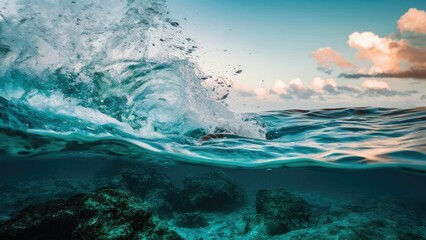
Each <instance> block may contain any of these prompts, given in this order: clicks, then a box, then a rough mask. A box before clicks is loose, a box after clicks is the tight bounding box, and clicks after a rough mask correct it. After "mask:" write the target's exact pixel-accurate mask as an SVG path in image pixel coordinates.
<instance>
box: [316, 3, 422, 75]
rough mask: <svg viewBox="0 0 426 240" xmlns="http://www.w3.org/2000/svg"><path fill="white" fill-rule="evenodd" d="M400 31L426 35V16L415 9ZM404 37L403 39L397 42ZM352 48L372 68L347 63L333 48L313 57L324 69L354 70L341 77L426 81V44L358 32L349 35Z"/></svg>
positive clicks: (407, 15)
mask: <svg viewBox="0 0 426 240" xmlns="http://www.w3.org/2000/svg"><path fill="white" fill-rule="evenodd" d="M398 28H399V30H400V31H410V32H414V33H416V34H426V12H425V11H423V10H418V9H415V8H411V9H409V10H408V12H406V13H405V14H404V15H402V16H401V18H400V19H399V21H398ZM396 36H400V37H402V38H396ZM347 43H348V45H349V46H350V47H352V48H354V49H356V51H357V53H356V56H357V58H358V59H363V60H367V61H369V62H370V63H371V66H370V67H367V68H365V67H357V66H354V64H352V63H350V62H348V61H346V60H345V59H344V58H343V56H342V55H340V54H339V53H337V52H335V51H334V50H332V49H331V48H329V47H327V48H320V49H318V50H317V51H315V52H313V53H312V54H311V56H312V57H313V58H314V59H315V60H316V61H317V63H318V66H319V67H320V68H322V69H324V68H325V69H326V70H330V69H331V66H338V67H340V68H351V69H350V70H351V71H350V72H349V73H348V72H346V73H342V74H340V76H342V77H346V78H363V77H382V78H387V77H393V78H413V79H426V43H425V42H420V43H416V44H414V43H413V38H404V36H403V35H402V36H401V35H390V36H387V37H380V36H378V35H377V34H375V33H373V32H354V33H352V34H350V35H349V38H348V41H347Z"/></svg>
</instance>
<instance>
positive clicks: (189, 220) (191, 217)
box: [175, 212, 209, 228]
mask: <svg viewBox="0 0 426 240" xmlns="http://www.w3.org/2000/svg"><path fill="white" fill-rule="evenodd" d="M175 225H176V226H177V227H182V228H200V227H207V226H208V225H209V223H208V222H207V220H206V218H205V217H204V216H203V215H202V214H201V213H200V212H191V213H182V214H180V215H178V216H177V217H176V220H175Z"/></svg>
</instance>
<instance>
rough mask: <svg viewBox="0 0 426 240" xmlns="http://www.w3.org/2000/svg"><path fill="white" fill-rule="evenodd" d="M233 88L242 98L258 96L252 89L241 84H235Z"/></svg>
mask: <svg viewBox="0 0 426 240" xmlns="http://www.w3.org/2000/svg"><path fill="white" fill-rule="evenodd" d="M232 88H233V89H234V90H235V91H236V92H237V93H238V94H239V95H240V96H242V97H253V96H256V93H255V92H254V90H253V89H251V88H250V87H248V86H246V85H244V84H242V83H240V82H234V83H233V84H232Z"/></svg>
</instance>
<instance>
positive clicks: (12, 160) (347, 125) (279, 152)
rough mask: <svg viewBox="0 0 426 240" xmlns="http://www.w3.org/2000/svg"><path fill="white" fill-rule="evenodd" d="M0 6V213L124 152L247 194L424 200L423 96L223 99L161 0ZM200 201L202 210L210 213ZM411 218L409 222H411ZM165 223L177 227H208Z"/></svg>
mask: <svg viewBox="0 0 426 240" xmlns="http://www.w3.org/2000/svg"><path fill="white" fill-rule="evenodd" d="M0 6H1V7H2V8H1V9H2V10H1V15H0V163H1V164H2V165H1V168H0V173H1V174H0V175H1V177H0V180H1V181H0V183H1V184H2V185H1V189H2V192H0V193H1V194H4V195H3V196H2V197H1V198H2V199H3V200H4V201H6V203H4V204H5V205H4V206H7V207H6V208H2V209H0V215H2V216H1V218H0V222H1V221H3V220H7V219H9V218H11V217H12V216H13V213H14V211H17V210H19V209H20V208H23V207H25V206H26V205H29V204H34V203H40V202H43V201H46V200H51V199H55V198H67V197H69V196H71V195H72V194H75V193H77V192H79V191H80V192H81V191H83V192H87V191H94V190H95V189H96V188H98V187H101V186H103V185H102V184H103V183H104V182H103V181H104V178H113V177H111V176H115V174H118V173H117V172H120V171H121V170H122V169H126V168H127V167H128V168H133V167H132V166H133V164H150V166H155V167H158V168H160V169H161V171H162V172H164V173H165V174H166V175H168V176H169V177H170V178H172V179H173V180H174V182H176V183H179V182H181V181H182V179H184V177H183V176H185V175H187V174H192V173H194V172H195V173H199V172H208V171H225V172H226V173H227V174H229V175H230V176H231V177H232V178H234V179H236V180H237V183H238V184H239V185H241V186H243V188H244V189H245V191H246V192H247V195H248V199H250V201H253V199H255V198H256V196H255V195H256V192H257V191H258V190H259V189H261V188H275V187H284V188H286V189H288V190H290V191H293V192H301V194H302V196H304V197H305V198H306V199H314V200H313V202H316V201H317V203H316V204H325V205H333V206H334V205H339V204H340V203H342V202H345V204H349V203H348V202H350V203H351V204H352V203H353V201H355V199H357V201H360V202H362V201H364V200H363V199H366V198H373V196H374V198H376V197H380V196H388V195H391V196H392V197H395V196H398V199H399V198H408V199H410V201H412V202H416V204H417V203H418V202H420V205H422V204H424V202H425V199H426V197H425V196H424V191H423V190H422V186H423V185H424V183H425V174H424V170H425V169H426V125H425V121H426V108H425V107H420V108H412V109H395V108H377V107H361V108H339V109H319V110H277V111H270V112H258V113H244V114H242V113H234V112H231V111H230V110H228V109H227V107H226V106H225V104H224V101H225V100H226V98H227V96H228V94H232V90H231V89H230V87H229V86H228V85H227V84H224V83H223V82H220V81H216V82H214V81H213V82H210V83H209V84H213V85H209V87H206V81H207V80H208V79H209V78H208V77H207V76H205V75H204V74H203V73H202V72H201V71H200V69H199V67H198V65H197V63H196V62H195V61H194V58H193V55H192V54H193V52H194V51H195V50H196V49H197V46H196V43H195V42H194V41H192V40H191V39H190V38H188V37H186V36H182V34H181V31H180V26H179V23H177V22H175V21H173V20H171V19H169V18H168V13H167V5H166V3H165V2H164V1H161V0H155V1H121V2H116V1H112V0H111V1H109V0H108V1H105V2H103V4H100V3H99V2H96V1H77V2H76V1H69V2H68V1H67V2H62V1H57V2H56V3H52V2H51V1H36V2H33V1H24V0H22V1H16V2H15V1H11V2H8V3H1V5H0ZM105 13H108V14H105ZM211 87H213V88H214V89H215V91H211V90H209V89H212V88H211ZM129 166H130V167H129ZM223 167H226V168H223ZM286 167H291V168H286ZM143 169H145V168H143ZM325 169H327V170H325ZM112 172H114V173H112ZM393 177H396V178H393ZM58 179H59V180H60V179H62V180H61V181H65V182H66V183H63V182H62V183H60V184H58V183H57V181H59V180H58ZM63 179H65V180H63ZM81 179H85V180H84V183H81V182H79V181H82V180H81ZM398 179H399V180H400V181H398ZM52 181H53V183H52ZM108 181H110V180H108ZM27 184H29V186H35V187H34V189H39V192H37V191H35V190H25V187H23V186H24V185H27ZM75 184H77V185H78V184H79V187H75V186H74V185H75ZM64 185H67V186H68V187H64ZM177 185H179V184H177ZM69 186H71V187H69ZM408 186H409V187H410V190H406V188H407V187H408ZM22 189H24V190H22ZM14 191H16V192H20V193H19V194H17V193H16V194H14ZM43 191H46V194H42V193H41V192H43ZM317 192H319V193H318V194H320V195H319V196H321V197H318V196H317V197H313V196H312V194H314V193H315V194H317ZM348 192H351V193H348ZM23 193H26V195H25V194H23ZM303 194H304V195H303ZM315 194H314V195H315ZM335 196H338V198H336V199H334V200H326V199H333V198H334V197H335ZM361 196H362V197H361ZM366 196H367V197H366ZM416 197H417V199H416V200H415V201H414V200H413V199H415V198H416ZM321 199H324V201H322V200H321ZM405 200H406V199H405ZM327 201H329V202H327ZM11 202H17V203H16V205H14V204H15V203H13V204H12V203H11ZM324 202H325V203H324ZM379 202H380V201H379ZM386 202H387V200H386ZM7 204H9V205H7ZM372 205H374V204H372ZM374 206H375V205H374ZM399 206H400V205H398V207H399ZM318 209H320V208H318ZM390 209H393V208H390ZM388 210H389V209H388ZM388 210H386V211H388ZM423 210H424V209H423ZM423 210H422V211H423ZM179 211H181V210H179ZM248 211H249V212H250V211H251V210H248ZM318 211H320V210H318ZM354 211H355V210H354ZM383 211H385V210H383ZM389 211H391V212H392V211H393V210H389ZM407 211H408V210H407ZM410 211H411V210H410ZM173 214H175V213H173ZM209 214H211V215H208V217H209V219H208V220H209V221H210V222H212V221H213V220H212V219H216V218H220V216H219V217H218V216H214V214H213V215H212V213H209ZM238 214H239V213H238ZM339 214H340V213H339ZM375 214H376V213H375ZM386 214H388V212H386ZM229 216H231V215H229ZM232 216H235V215H232ZM232 216H231V217H229V219H228V220H229V221H230V222H233V221H234V220H233V219H232V218H233V217H232ZM333 216H334V215H333ZM375 216H376V215H375ZM377 216H380V214H379V213H377ZM386 216H388V215H386ZM422 216H424V214H423V212H421V213H420V218H421V217H422ZM410 217H411V215H410ZM362 218H363V217H358V219H362ZM401 218H404V217H401ZM404 219H405V218H404ZM318 221H320V220H318ZM321 221H322V220H321ZM321 221H320V222H321ZM330 221H331V220H330ZM345 221H346V220H345ZM348 221H349V220H348ZM349 222H350V221H349ZM418 223H419V224H418V225H419V226H420V227H419V229H420V230H418V229H416V230H412V231H411V233H412V232H416V234H417V233H418V232H420V233H424V232H425V231H424V229H423V228H421V225H422V220H419V221H418ZM324 224H325V225H326V223H324ZM327 224H329V222H327ZM344 224H346V225H347V224H352V223H344ZM392 224H393V223H392ZM172 225H173V224H172ZM219 225H220V224H218V225H215V224H212V225H211V226H212V228H211V229H210V230H209V231H210V232H214V233H215V234H216V232H217V231H219V230H217V229H218V228H216V227H217V226H219ZM225 225H226V224H225ZM259 225H261V224H260V223H259ZM325 225H324V226H325ZM408 225H409V224H408ZM215 226H216V227H215ZM220 226H221V225H220ZM316 226H317V227H318V226H321V224H319V225H318V223H317V225H316ZM392 226H393V225H392ZM222 227H223V226H222ZM176 229H177V230H176V231H177V232H178V233H179V234H180V235H182V236H187V238H188V239H190V238H189V237H188V236H190V235H191V234H195V235H198V236H204V237H206V238H207V239H215V238H213V237H212V236H211V235H208V234H207V235H205V234H204V233H200V232H198V233H197V232H191V231H189V232H188V231H187V230H185V229H184V228H182V229H180V228H176ZM317 230H318V229H317ZM226 231H228V230H226ZM226 231H225V232H226ZM229 231H230V230H229ZM315 231H316V230H315ZM383 231H385V232H386V231H391V230H389V229H385V230H383ZM407 231H408V232H410V230H407ZM226 234H228V233H226ZM229 234H230V235H226V236H227V237H224V238H231V237H232V236H234V235H232V234H231V233H229ZM246 234H247V233H246ZM253 234H254V233H253ZM366 234H367V235H368V233H366ZM401 234H402V235H401V236H405V235H404V234H405V232H404V233H401ZM235 236H240V237H241V236H243V235H241V234H240V235H238V234H237V235H235ZM235 236H234V237H235ZM247 236H248V235H247ZM247 236H246V238H245V239H262V238H260V237H259V238H256V237H254V238H250V237H247ZM301 236H303V235H301ZM359 236H360V235H359ZM407 236H408V235H407ZM410 236H411V235H410ZM414 236H418V235H414ZM240 237H235V238H240ZM219 239H220V238H219ZM355 239H356V238H355Z"/></svg>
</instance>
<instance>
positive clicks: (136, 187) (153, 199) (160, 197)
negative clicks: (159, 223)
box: [115, 167, 178, 218]
mask: <svg viewBox="0 0 426 240" xmlns="http://www.w3.org/2000/svg"><path fill="white" fill-rule="evenodd" d="M115 181H116V182H119V183H120V184H121V186H119V187H120V188H124V189H127V190H128V191H130V192H132V193H134V194H135V195H137V196H139V197H140V198H142V199H144V201H146V202H147V203H148V204H149V205H150V207H151V209H152V210H153V212H154V214H156V215H157V216H159V217H161V218H171V217H173V211H172V210H173V208H172V206H174V205H175V204H177V203H176V201H177V200H178V190H177V188H176V187H175V186H174V185H173V183H172V182H171V180H170V179H169V178H168V177H167V176H166V175H164V174H163V173H161V172H160V171H158V170H157V169H155V168H146V167H145V168H132V169H125V170H123V171H122V172H121V174H120V176H119V179H116V180H115Z"/></svg>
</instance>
